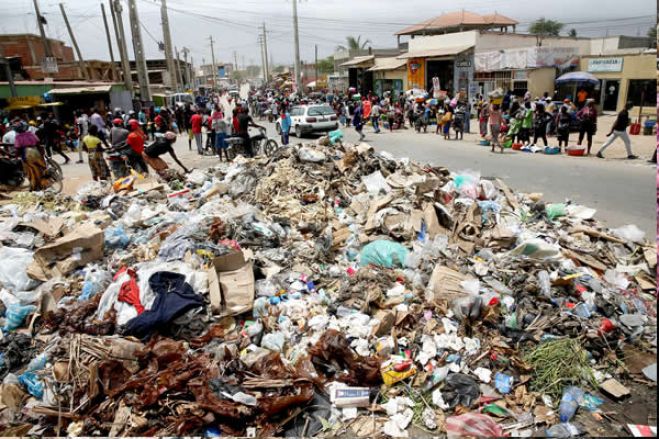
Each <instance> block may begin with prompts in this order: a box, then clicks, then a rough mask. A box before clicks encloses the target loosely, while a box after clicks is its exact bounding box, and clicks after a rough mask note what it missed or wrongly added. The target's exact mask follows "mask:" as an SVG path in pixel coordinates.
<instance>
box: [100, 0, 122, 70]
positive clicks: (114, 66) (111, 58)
mask: <svg viewBox="0 0 659 439" xmlns="http://www.w3.org/2000/svg"><path fill="white" fill-rule="evenodd" d="M101 13H102V14H103V25H104V26H105V36H106V37H107V39H108V50H109V51H110V62H112V76H114V77H115V78H119V72H117V65H116V64H115V63H114V52H113V51H112V38H110V27H109V26H108V17H107V15H105V5H104V4H103V3H101Z"/></svg>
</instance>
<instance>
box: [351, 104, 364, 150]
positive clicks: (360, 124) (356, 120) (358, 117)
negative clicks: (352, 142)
mask: <svg viewBox="0 0 659 439" xmlns="http://www.w3.org/2000/svg"><path fill="white" fill-rule="evenodd" d="M352 124H353V126H354V127H355V131H357V132H358V133H359V141H360V142H361V141H362V140H364V137H366V136H364V133H363V132H362V129H363V128H364V120H363V119H362V106H361V104H357V106H356V107H355V113H354V115H353V116H352Z"/></svg>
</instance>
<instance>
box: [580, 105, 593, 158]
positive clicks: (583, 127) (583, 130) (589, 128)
mask: <svg viewBox="0 0 659 439" xmlns="http://www.w3.org/2000/svg"><path fill="white" fill-rule="evenodd" d="M577 120H578V121H579V141H578V142H577V145H579V146H581V142H583V139H584V136H585V137H586V139H587V145H588V151H587V154H588V155H590V149H591V148H592V146H593V135H594V134H595V132H596V131H597V108H595V100H594V99H588V101H587V102H586V105H585V106H584V107H583V108H582V109H581V110H579V111H578V112H577Z"/></svg>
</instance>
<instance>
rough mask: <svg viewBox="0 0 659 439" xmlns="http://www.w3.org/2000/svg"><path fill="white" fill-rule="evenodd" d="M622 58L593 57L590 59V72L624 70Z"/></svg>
mask: <svg viewBox="0 0 659 439" xmlns="http://www.w3.org/2000/svg"><path fill="white" fill-rule="evenodd" d="M622 60H623V59H622V58H619V57H618V58H591V59H589V60H588V71H589V72H622Z"/></svg>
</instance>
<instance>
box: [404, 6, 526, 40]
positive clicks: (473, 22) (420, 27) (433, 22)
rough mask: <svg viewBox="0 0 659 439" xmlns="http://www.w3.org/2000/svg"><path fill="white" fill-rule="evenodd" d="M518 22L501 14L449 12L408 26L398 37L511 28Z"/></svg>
mask: <svg viewBox="0 0 659 439" xmlns="http://www.w3.org/2000/svg"><path fill="white" fill-rule="evenodd" d="M517 23H518V22H517V21H515V20H513V19H512V18H509V17H506V16H505V15H501V14H487V15H480V14H476V13H474V12H468V11H456V12H448V13H446V14H442V15H438V16H437V17H434V18H431V19H429V20H426V21H422V22H421V23H418V24H414V25H412V26H408V27H406V28H405V29H403V30H401V31H398V32H396V35H410V34H415V33H419V32H422V31H438V30H443V29H452V28H456V27H460V26H488V25H491V26H509V25H513V24H517Z"/></svg>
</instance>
